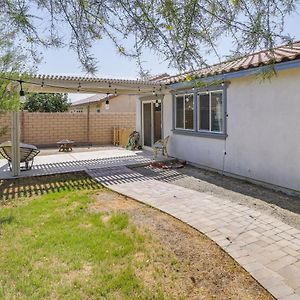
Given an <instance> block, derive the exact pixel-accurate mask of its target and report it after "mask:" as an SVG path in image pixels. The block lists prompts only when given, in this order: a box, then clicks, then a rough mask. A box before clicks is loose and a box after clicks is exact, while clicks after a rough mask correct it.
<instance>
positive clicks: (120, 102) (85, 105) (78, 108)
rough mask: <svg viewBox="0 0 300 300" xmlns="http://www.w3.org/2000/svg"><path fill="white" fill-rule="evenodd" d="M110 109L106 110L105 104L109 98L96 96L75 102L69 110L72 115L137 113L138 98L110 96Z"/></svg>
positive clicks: (101, 95)
mask: <svg viewBox="0 0 300 300" xmlns="http://www.w3.org/2000/svg"><path fill="white" fill-rule="evenodd" d="M108 98H109V109H108V110H106V108H105V103H106V100H107V96H106V95H103V94H96V95H93V96H91V97H88V98H84V99H81V100H78V101H76V102H73V103H72V104H71V106H70V108H69V112H71V113H87V111H88V109H89V111H90V113H100V112H105V111H109V112H135V102H136V96H134V95H117V96H114V95H109V97H108Z"/></svg>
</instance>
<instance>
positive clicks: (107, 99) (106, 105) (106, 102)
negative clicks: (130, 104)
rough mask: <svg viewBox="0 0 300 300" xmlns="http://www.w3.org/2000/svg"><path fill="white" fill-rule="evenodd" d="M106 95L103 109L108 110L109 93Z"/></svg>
mask: <svg viewBox="0 0 300 300" xmlns="http://www.w3.org/2000/svg"><path fill="white" fill-rule="evenodd" d="M106 95H107V98H106V101H105V109H106V110H108V109H109V97H108V96H109V93H107V94H106Z"/></svg>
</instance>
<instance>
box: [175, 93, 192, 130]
mask: <svg viewBox="0 0 300 300" xmlns="http://www.w3.org/2000/svg"><path fill="white" fill-rule="evenodd" d="M186 96H193V129H190V128H185V104H186V101H185V97H186ZM177 97H183V128H182V127H176V124H177ZM174 128H175V129H178V130H186V131H195V130H196V129H195V95H194V93H184V94H178V95H175V124H174Z"/></svg>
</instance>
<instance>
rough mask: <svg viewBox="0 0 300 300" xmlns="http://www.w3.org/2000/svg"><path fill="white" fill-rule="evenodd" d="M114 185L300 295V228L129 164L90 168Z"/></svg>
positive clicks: (278, 289)
mask: <svg viewBox="0 0 300 300" xmlns="http://www.w3.org/2000/svg"><path fill="white" fill-rule="evenodd" d="M88 173H89V174H90V175H91V176H92V177H94V178H95V179H96V180H97V181H99V182H101V183H103V184H105V185H106V186H109V188H110V189H112V190H114V191H116V192H119V193H121V194H123V195H126V196H129V197H131V198H134V199H136V200H138V201H140V202H143V203H146V204H148V205H151V206H153V207H156V208H158V209H160V210H162V211H164V212H166V213H168V214H170V215H172V216H174V217H176V218H178V219H180V220H182V221H183V222H185V223H187V224H189V225H191V226H193V227H194V228H196V229H198V230H199V231H201V232H203V233H205V234H206V235H207V236H208V237H209V238H211V239H212V240H213V241H215V242H216V243H217V244H218V245H220V246H221V247H222V248H223V249H224V250H225V251H226V252H228V253H229V254H230V255H231V256H232V257H233V258H234V259H235V260H236V261H237V262H238V263H240V265H242V266H243V267H244V268H245V269H246V270H247V271H248V272H249V273H250V274H251V275H252V276H253V277H254V278H255V279H256V280H257V281H258V282H260V283H261V285H262V286H264V287H265V288H266V289H267V290H268V291H269V292H270V293H271V294H272V295H274V296H275V297H276V298H278V299H280V300H294V299H295V300H296V299H299V300H300V231H299V230H298V229H295V228H293V227H291V226H289V225H287V224H285V223H283V222H281V221H279V220H277V219H275V218H273V217H272V216H269V215H266V214H264V213H261V212H259V211H256V210H254V209H251V208H248V207H246V206H244V205H240V204H237V203H234V202H231V201H228V200H225V199H222V198H218V197H215V196H212V195H208V194H205V193H201V192H197V191H194V190H190V189H187V188H184V187H180V186H175V185H172V184H169V183H166V182H161V181H157V180H152V179H148V178H147V177H145V176H143V175H141V174H139V173H137V172H134V171H133V170H130V169H128V168H126V167H124V166H120V167H112V168H106V169H105V168H102V169H95V170H89V171H88Z"/></svg>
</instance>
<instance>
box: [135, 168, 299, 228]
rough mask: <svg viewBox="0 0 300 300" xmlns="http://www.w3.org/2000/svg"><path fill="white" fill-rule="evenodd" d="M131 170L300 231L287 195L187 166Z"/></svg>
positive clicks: (291, 199) (296, 204) (296, 213)
mask: <svg viewBox="0 0 300 300" xmlns="http://www.w3.org/2000/svg"><path fill="white" fill-rule="evenodd" d="M134 170H135V171H137V172H139V173H141V174H143V175H145V176H148V177H151V178H153V179H156V180H162V181H165V182H168V183H171V184H175V185H179V186H182V187H186V188H189V189H192V190H196V191H199V192H204V193H207V194H210V195H214V196H216V197H221V198H224V199H227V200H230V201H234V202H238V203H239V204H243V205H247V206H249V207H251V208H254V209H256V210H259V211H263V212H264V213H267V214H269V215H272V216H273V217H275V218H277V219H279V220H281V221H283V222H284V223H286V224H289V225H291V226H293V227H295V228H298V229H300V197H295V196H289V195H286V194H284V193H282V192H277V191H274V190H271V189H268V188H265V187H261V186H258V185H255V184H252V183H249V182H246V181H243V180H239V179H235V178H231V177H227V176H223V175H221V174H218V173H216V172H211V171H207V170H203V169H199V168H195V167H193V166H190V165H187V166H185V167H184V168H182V169H159V168H152V167H151V166H147V167H139V168H134Z"/></svg>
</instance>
